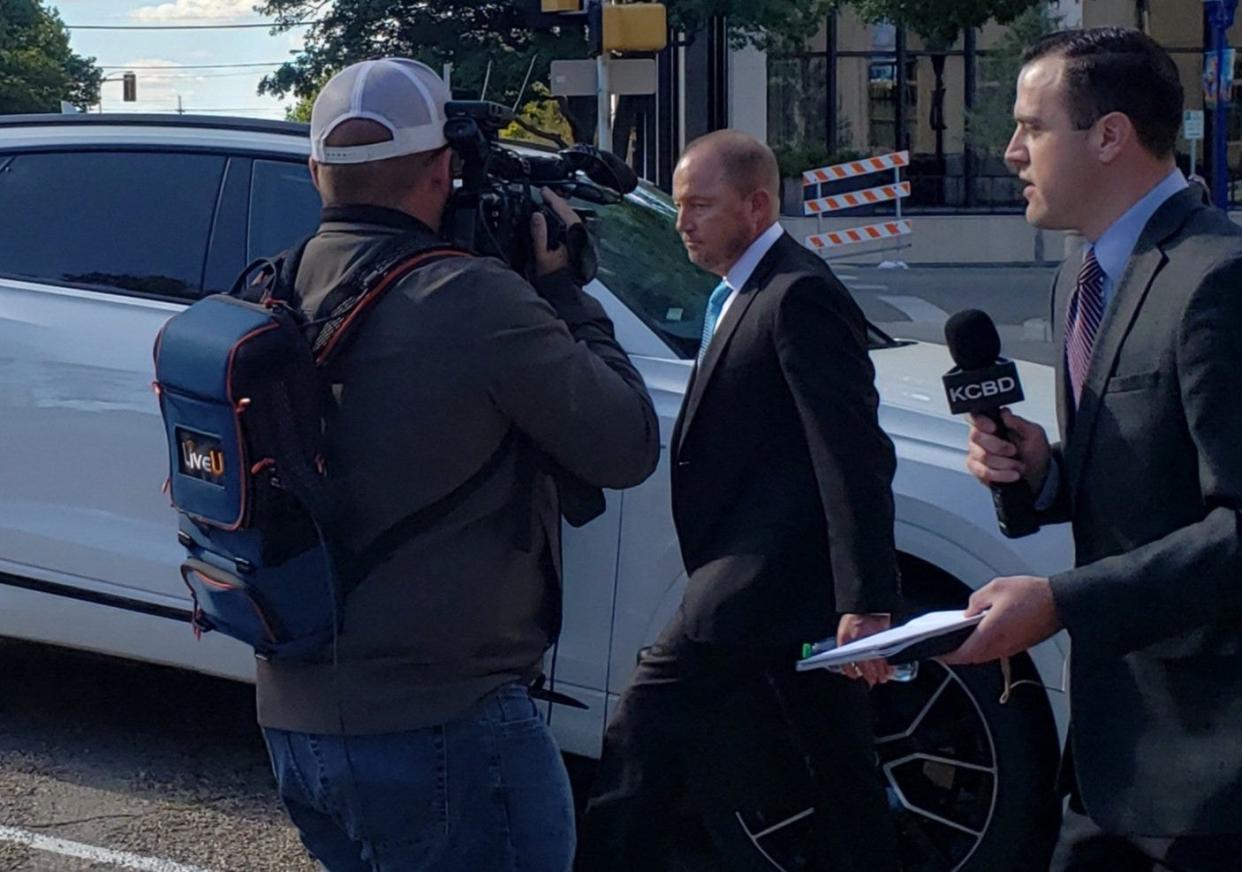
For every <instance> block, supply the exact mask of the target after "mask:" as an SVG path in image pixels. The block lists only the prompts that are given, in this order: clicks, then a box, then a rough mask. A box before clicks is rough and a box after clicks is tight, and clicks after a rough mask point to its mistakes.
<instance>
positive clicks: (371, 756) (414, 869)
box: [264, 684, 575, 872]
mask: <svg viewBox="0 0 1242 872" xmlns="http://www.w3.org/2000/svg"><path fill="white" fill-rule="evenodd" d="M264 738H265V739H266V740H267V747H268V752H269V754H270V755H271V759H272V769H273V771H274V772H275V774H276V781H277V785H278V787H279V790H280V796H281V800H282V801H283V802H284V805H285V808H286V810H287V811H288V812H289V817H290V818H291V819H292V820H293V823H294V824H295V825H296V826H297V828H298V832H299V834H300V835H301V837H302V843H303V844H304V845H305V846H306V848H307V850H309V851H310V853H311V855H312V856H313V857H314V858H315V859H316V860H318V861H319V862H320V863H322V864H323V866H324V868H326V869H327V870H329V872H518V870H521V872H566V870H568V869H569V868H570V866H571V864H572V861H573V855H574V844H575V835H574V812H573V801H572V797H571V795H570V789H569V778H568V775H567V774H566V772H565V764H564V762H563V761H562V760H561V756H560V753H559V751H558V750H557V747H556V743H555V742H554V741H553V739H552V736H551V734H550V733H549V732H548V729H547V727H546V726H545V724H544V723H543V720H542V719H541V718H540V717H539V712H538V709H536V707H535V704H534V703H533V702H531V699H530V696H529V695H528V694H527V692H526V688H525V687H522V686H520V685H516V684H514V685H507V686H505V687H502V688H501V689H500V690H498V691H496V692H494V693H492V694H490V695H489V696H487V697H485V698H484V699H483V700H482V701H481V702H479V703H478V705H477V706H475V708H474V709H473V710H472V711H471V712H469V713H468V714H467V715H466V716H465V717H463V718H462V719H461V720H457V721H451V722H449V723H446V724H441V725H438V726H434V727H427V728H424V729H419V730H409V731H407V732H401V733H386V734H381V735H374V736H349V737H346V738H344V739H343V738H342V737H340V736H322V735H311V734H307V733H292V732H287V731H284V730H273V729H265V730H264Z"/></svg>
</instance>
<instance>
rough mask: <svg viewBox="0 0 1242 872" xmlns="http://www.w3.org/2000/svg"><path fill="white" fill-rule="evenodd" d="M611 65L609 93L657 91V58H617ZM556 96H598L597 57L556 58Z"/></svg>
mask: <svg viewBox="0 0 1242 872" xmlns="http://www.w3.org/2000/svg"><path fill="white" fill-rule="evenodd" d="M605 63H606V64H607V65H608V93H609V94H654V93H655V92H656V62H655V59H654V58H614V59H611V60H608V61H605ZM551 79H552V83H551V84H552V96H553V97H594V96H595V95H596V94H597V93H598V90H599V81H598V77H597V74H596V63H595V59H594V58H590V59H587V60H581V61H552V75H551Z"/></svg>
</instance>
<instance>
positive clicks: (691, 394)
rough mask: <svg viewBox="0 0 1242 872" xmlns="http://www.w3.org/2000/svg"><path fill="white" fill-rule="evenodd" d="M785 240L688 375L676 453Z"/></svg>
mask: <svg viewBox="0 0 1242 872" xmlns="http://www.w3.org/2000/svg"><path fill="white" fill-rule="evenodd" d="M788 238H789V237H788V235H787V234H786V235H782V236H781V238H780V239H778V240H776V242H775V243H774V244H773V245H772V247H771V248H769V249H768V252H767V254H765V255H764V256H763V259H762V260H760V261H759V265H758V266H756V267H755V271H754V272H753V273H751V274H750V278H749V279H747V280H746V284H744V285H743V286H742V288H741V290H740V291H738V294H737V297H736V298H735V299H734V300H733V303H732V304H731V305H730V306H729V310H728V311H727V312H725V314H724V317H723V318H721V319H720V322H719V323H718V324H717V325H716V332H715V334H714V335H713V337H712V341H711V343H710V344H709V345H708V346H707V354H706V355H704V356H703V360H702V361H701V362H700V363H698V364H697V365H696V366H695V368H694V372H693V373H691V375H690V385H689V387H688V388H687V390H686V401H685V403H684V404H683V405H682V409H681V415H680V416H679V418H678V421H677V427H676V430H675V433H674V446H675V447H676V449H677V450H678V451H680V448H681V442H682V440H684V439H685V435H686V433H688V432H689V430H690V424H691V422H693V420H694V413H695V412H696V411H698V408H699V403H700V401H701V400H702V399H703V392H704V391H705V390H707V384H708V382H709V381H711V377H712V374H713V373H714V372H715V371H716V366H717V364H718V363H719V362H720V359H721V357H722V356H723V355H724V353H725V349H726V348H728V346H729V340H731V339H732V338H733V333H734V331H735V330H736V329H737V325H738V324H739V323H740V322H741V320H742V318H743V317H745V315H746V310H747V309H749V308H750V304H751V303H753V302H754V300H755V295H756V294H757V293H758V292H759V290H760V288H762V287H763V284H764V282H766V281H767V280H768V276H769V275H771V273H772V271H773V270H774V269H775V268H776V265H777V263H779V262H780V250H781V248H782V246H783V245H784V243H785V241H786V239H788ZM795 244H797V243H795Z"/></svg>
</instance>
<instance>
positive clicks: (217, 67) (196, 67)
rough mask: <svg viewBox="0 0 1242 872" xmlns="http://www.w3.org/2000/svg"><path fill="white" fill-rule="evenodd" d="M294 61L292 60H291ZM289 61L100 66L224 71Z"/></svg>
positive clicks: (101, 67)
mask: <svg viewBox="0 0 1242 872" xmlns="http://www.w3.org/2000/svg"><path fill="white" fill-rule="evenodd" d="M290 60H292V58H291V59H290ZM288 62H289V61H265V62H263V63H253V64H168V65H166V66H160V65H158V64H157V65H155V66H147V67H135V66H132V65H127V64H112V65H109V64H100V65H99V69H101V70H222V69H235V68H237V67H279V66H283V65H284V64H287V63H288Z"/></svg>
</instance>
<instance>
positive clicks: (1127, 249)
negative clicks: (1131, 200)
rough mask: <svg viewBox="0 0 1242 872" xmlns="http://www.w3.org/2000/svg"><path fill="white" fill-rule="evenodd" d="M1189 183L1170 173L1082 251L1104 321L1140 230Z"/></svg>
mask: <svg viewBox="0 0 1242 872" xmlns="http://www.w3.org/2000/svg"><path fill="white" fill-rule="evenodd" d="M1188 184H1189V182H1187V181H1186V177H1185V176H1183V175H1182V171H1181V170H1179V169H1177V168H1176V167H1174V169H1173V170H1172V171H1171V172H1170V173H1169V174H1168V175H1167V176H1165V177H1164V178H1163V179H1162V180H1161V181H1160V183H1159V184H1157V185H1156V186H1155V187H1154V188H1152V189H1151V190H1150V191H1148V192H1147V193H1146V194H1144V195H1143V198H1142V199H1141V200H1139V201H1138V202H1137V203H1135V204H1134V205H1133V206H1131V207H1130V208H1129V209H1127V210H1126V211H1125V212H1124V213H1123V214H1122V216H1121V217H1120V218H1118V219H1117V220H1116V221H1114V222H1113V223H1112V224H1111V225H1110V226H1109V228H1108V229H1107V230H1105V231H1104V232H1103V233H1102V234H1101V235H1100V238H1099V239H1097V240H1096V241H1095V243H1094V244H1088V245H1087V247H1086V248H1084V249H1083V253H1082V257H1083V260H1084V261H1085V260H1086V259H1087V254H1088V253H1089V252H1091V251H1094V252H1095V260H1096V262H1097V263H1098V264H1099V265H1100V269H1102V270H1103V271H1104V289H1103V290H1104V312H1105V316H1106V317H1107V313H1108V308H1109V306H1111V305H1112V302H1113V297H1114V296H1115V295H1116V291H1117V283H1118V282H1120V281H1121V279H1122V277H1123V276H1124V275H1125V272H1126V265H1127V264H1128V263H1129V262H1130V255H1132V254H1134V246H1136V245H1138V241H1139V237H1140V236H1142V235H1143V228H1145V227H1146V226H1147V222H1149V221H1150V220H1151V216H1152V215H1155V214H1156V210H1157V209H1159V208H1160V207H1161V206H1163V205H1164V202H1165V201H1166V200H1168V199H1169V198H1170V197H1172V196H1173V195H1174V194H1176V193H1178V192H1179V191H1182V190H1184V189H1185V188H1186V186H1187V185H1188ZM1060 482H1061V468H1060V467H1059V466H1058V465H1057V462H1056V460H1055V459H1054V460H1053V461H1052V463H1051V464H1050V465H1049V467H1048V477H1047V478H1045V479H1044V487H1043V489H1042V490H1041V491H1040V492H1039V499H1037V500H1036V501H1035V508H1037V509H1039V510H1041V511H1042V510H1044V509H1046V508H1048V507H1049V506H1051V505H1052V503H1053V502H1054V501H1055V500H1056V498H1057V491H1058V490H1060Z"/></svg>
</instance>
